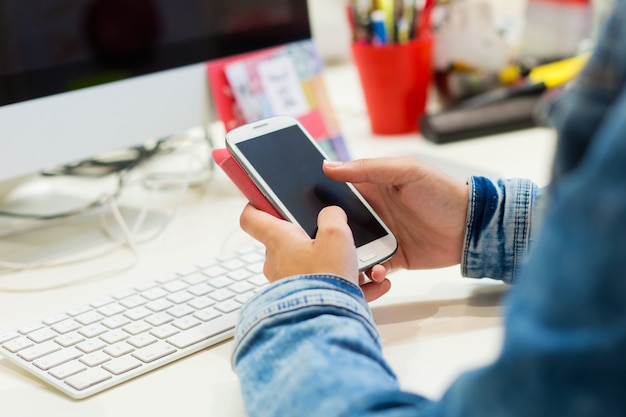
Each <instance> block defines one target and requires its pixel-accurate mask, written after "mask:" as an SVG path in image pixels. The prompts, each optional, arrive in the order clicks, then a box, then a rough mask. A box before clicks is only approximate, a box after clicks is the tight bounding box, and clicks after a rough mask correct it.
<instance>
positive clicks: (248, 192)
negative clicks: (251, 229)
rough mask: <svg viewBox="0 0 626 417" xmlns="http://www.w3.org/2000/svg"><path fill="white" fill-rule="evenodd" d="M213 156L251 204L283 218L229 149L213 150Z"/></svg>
mask: <svg viewBox="0 0 626 417" xmlns="http://www.w3.org/2000/svg"><path fill="white" fill-rule="evenodd" d="M211 156H212V157H213V160H214V161H215V163H217V165H219V167H220V168H222V171H224V173H225V174H226V175H227V176H228V178H230V180H231V181H232V182H233V183H235V185H236V186H237V188H239V190H240V191H241V192H242V193H243V195H244V196H245V197H246V198H247V199H248V201H249V202H250V204H252V205H253V206H254V207H256V208H258V209H259V210H263V211H264V212H266V213H269V214H271V215H273V216H274V217H278V218H279V219H282V218H283V216H281V215H280V213H278V211H277V210H276V209H275V208H274V206H273V205H272V203H270V201H269V200H268V199H267V198H266V197H265V196H264V195H263V193H262V192H261V191H260V190H259V189H258V188H257V186H256V184H255V183H254V182H253V181H252V179H250V177H249V176H248V174H247V173H246V171H244V170H243V168H241V166H240V165H239V163H238V162H237V161H235V159H234V158H233V157H232V155H231V154H230V152H229V151H228V149H226V148H216V149H213V151H212V152H211Z"/></svg>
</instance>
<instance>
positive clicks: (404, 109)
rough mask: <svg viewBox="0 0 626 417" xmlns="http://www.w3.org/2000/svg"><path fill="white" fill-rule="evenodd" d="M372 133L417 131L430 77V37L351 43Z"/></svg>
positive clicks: (431, 49) (431, 39) (431, 51)
mask: <svg viewBox="0 0 626 417" xmlns="http://www.w3.org/2000/svg"><path fill="white" fill-rule="evenodd" d="M352 56H353V58H354V63H355V65H356V67H357V70H358V73H359V77H360V80H361V86H362V88H363V96H364V98H365V105H366V107H367V112H368V115H369V119H370V124H371V128H372V132H373V133H375V134H381V135H392V134H403V133H411V132H416V131H417V130H418V120H419V118H420V116H421V115H422V114H423V113H424V110H425V108H426V101H427V99H428V90H429V87H430V83H431V79H432V65H433V58H432V56H433V37H432V35H423V36H420V37H419V38H416V39H413V40H411V41H409V42H407V43H401V44H390V45H382V46H377V45H369V44H358V43H353V44H352Z"/></svg>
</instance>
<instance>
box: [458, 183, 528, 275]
mask: <svg viewBox="0 0 626 417" xmlns="http://www.w3.org/2000/svg"><path fill="white" fill-rule="evenodd" d="M468 185H469V189H470V201H469V207H468V213H467V222H466V229H465V242H464V247H463V255H462V260H461V273H462V274H463V276H466V277H470V278H493V279H500V280H502V281H504V282H507V283H513V282H514V281H515V279H516V277H517V276H518V274H519V272H520V270H521V267H522V265H523V263H524V260H525V259H526V256H527V253H528V249H529V246H530V238H531V237H530V233H531V220H532V217H533V209H534V203H535V197H536V195H537V192H538V190H537V187H536V185H535V184H534V183H533V182H532V181H530V180H527V179H519V178H512V179H499V180H492V179H490V178H486V177H478V176H474V177H470V178H469V180H468Z"/></svg>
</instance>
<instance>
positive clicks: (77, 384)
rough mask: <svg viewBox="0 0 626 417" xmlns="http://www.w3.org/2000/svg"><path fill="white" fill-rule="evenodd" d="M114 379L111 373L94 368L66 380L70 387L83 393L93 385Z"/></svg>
mask: <svg viewBox="0 0 626 417" xmlns="http://www.w3.org/2000/svg"><path fill="white" fill-rule="evenodd" d="M112 377H113V375H111V373H109V372H107V371H105V370H104V369H101V368H94V369H88V370H86V371H83V372H80V373H78V374H76V375H74V376H71V377H69V378H68V379H66V380H65V382H66V383H67V384H68V385H69V386H71V387H73V388H75V389H77V390H78V391H82V390H84V389H85V388H89V387H91V386H92V385H95V384H97V383H99V382H102V381H106V380H107V379H111V378H112Z"/></svg>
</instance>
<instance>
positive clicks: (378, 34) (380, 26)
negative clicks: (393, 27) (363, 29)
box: [370, 10, 389, 45]
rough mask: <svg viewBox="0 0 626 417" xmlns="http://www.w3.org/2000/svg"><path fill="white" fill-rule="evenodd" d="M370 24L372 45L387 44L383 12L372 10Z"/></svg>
mask: <svg viewBox="0 0 626 417" xmlns="http://www.w3.org/2000/svg"><path fill="white" fill-rule="evenodd" d="M370 21H371V24H372V45H386V44H387V43H388V42H389V38H388V36H387V29H386V27H385V12H383V11H382V10H374V11H373V12H372V14H371V15H370Z"/></svg>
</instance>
